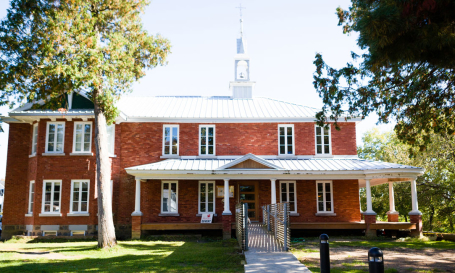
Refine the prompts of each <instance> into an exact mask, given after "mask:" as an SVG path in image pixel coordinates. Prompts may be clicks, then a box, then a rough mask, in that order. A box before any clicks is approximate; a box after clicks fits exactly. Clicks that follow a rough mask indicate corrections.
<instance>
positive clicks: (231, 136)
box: [4, 119, 360, 225]
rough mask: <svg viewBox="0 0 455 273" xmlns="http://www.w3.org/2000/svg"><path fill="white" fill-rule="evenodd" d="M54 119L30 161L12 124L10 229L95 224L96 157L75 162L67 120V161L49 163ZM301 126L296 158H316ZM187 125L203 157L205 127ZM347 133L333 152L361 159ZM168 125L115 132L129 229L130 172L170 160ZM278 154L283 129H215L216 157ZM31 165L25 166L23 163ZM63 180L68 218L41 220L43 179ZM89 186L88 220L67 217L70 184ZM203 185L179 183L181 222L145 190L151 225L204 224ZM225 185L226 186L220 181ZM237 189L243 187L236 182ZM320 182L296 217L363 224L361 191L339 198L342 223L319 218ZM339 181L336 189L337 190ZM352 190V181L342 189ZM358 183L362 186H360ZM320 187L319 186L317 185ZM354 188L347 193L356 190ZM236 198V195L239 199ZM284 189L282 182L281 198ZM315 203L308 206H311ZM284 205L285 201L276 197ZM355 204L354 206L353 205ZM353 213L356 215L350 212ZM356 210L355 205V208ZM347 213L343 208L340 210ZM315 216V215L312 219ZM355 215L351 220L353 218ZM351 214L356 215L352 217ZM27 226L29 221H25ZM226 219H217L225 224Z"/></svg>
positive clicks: (188, 140)
mask: <svg viewBox="0 0 455 273" xmlns="http://www.w3.org/2000/svg"><path fill="white" fill-rule="evenodd" d="M47 121H49V120H41V121H40V122H39V125H38V145H37V155H36V156H35V157H31V158H29V155H30V153H31V143H32V130H33V126H32V125H30V124H11V127H10V128H11V129H10V135H9V144H8V161H7V174H6V192H7V194H6V196H5V210H4V211H5V218H4V219H5V222H4V225H8V224H11V225H13V224H14V225H16V224H34V225H42V224H54V225H68V224H90V225H93V224H96V223H97V216H96V214H97V202H96V200H97V199H96V181H95V166H96V165H95V156H70V153H72V149H73V147H72V146H73V130H74V121H77V120H73V121H66V120H65V119H58V121H65V122H66V123H65V124H66V127H65V146H64V152H65V154H66V155H65V156H42V153H44V151H45V141H46V140H45V137H46V124H47ZM290 124H294V128H295V141H296V148H295V151H296V154H297V155H313V154H314V153H315V151H314V150H315V147H314V139H315V137H314V131H315V129H314V126H315V125H314V123H290ZM179 125H180V144H179V145H180V147H179V148H180V155H182V156H189V155H198V153H199V151H198V148H199V147H198V146H199V139H198V131H199V124H187V123H181V124H179ZM341 128H342V130H341V131H337V130H335V129H334V128H332V144H333V145H332V150H333V154H334V155H355V154H356V143H355V123H342V124H341ZM162 133H163V123H122V124H118V125H116V137H115V141H116V147H115V154H116V156H117V157H114V158H112V159H111V161H112V179H113V181H114V201H113V210H114V221H115V223H117V224H122V225H130V224H131V213H132V212H133V211H134V199H135V196H134V194H135V181H134V177H132V176H129V175H128V174H126V172H125V168H127V167H131V166H135V165H141V164H148V163H152V162H157V161H160V160H163V159H161V158H160V156H161V155H162ZM94 149H95V145H94V130H93V131H92V152H94ZM247 153H254V154H257V155H277V153H278V123H247V124H239V123H219V124H216V154H217V155H244V154H247ZM24 163H25V164H24ZM47 179H59V180H62V200H61V212H62V215H63V216H62V217H39V216H38V215H39V213H40V212H41V201H42V188H43V180H47ZM72 179H90V199H89V204H90V207H89V212H90V216H89V217H68V216H66V214H67V213H68V212H69V206H70V204H69V202H70V191H71V180H72ZM31 180H35V200H34V201H35V202H34V215H33V217H27V218H26V217H24V214H25V213H27V204H28V192H29V181H31ZM197 183H198V182H197V181H181V182H180V183H179V190H180V192H179V213H180V214H181V217H180V218H174V217H158V216H157V215H158V214H159V211H160V198H161V184H160V182H159V181H148V182H146V183H143V184H142V185H143V188H142V195H143V198H142V212H143V213H144V218H143V221H144V222H150V221H151V222H158V221H177V220H178V221H188V222H194V221H195V222H199V221H200V218H199V217H196V213H197V185H198V184H197ZM216 183H217V185H223V181H217V182H216ZM230 183H231V185H237V182H236V181H231V182H230ZM311 183H313V184H314V181H313V182H311V181H299V182H298V185H297V188H298V192H299V195H302V196H299V201H298V203H299V206H300V204H307V205H305V206H304V207H302V209H300V208H299V213H300V216H299V217H296V218H293V220H294V219H296V220H298V221H334V220H336V221H348V220H349V219H354V220H355V219H357V218H359V219H360V214H359V209H358V195H357V191H356V192H355V198H354V197H352V196H353V194H354V192H352V193H351V192H350V191H349V193H348V194H347V195H340V196H337V197H336V196H334V200H335V212H336V213H337V216H336V217H326V218H327V219H326V218H324V217H315V216H314V212H313V210H314V209H315V206H316V202H315V198H316V194H315V189H314V187H315V186H314V185H313V184H311ZM337 183H338V182H334V187H335V190H334V192H337V191H336V187H337ZM343 183H347V182H343ZM355 183H357V182H355ZM355 183H353V182H352V183H351V184H352V185H351V184H349V183H347V184H349V185H350V186H352V190H354V188H355V190H356V189H357V188H356V187H357V185H355V187H354V184H355ZM311 185H313V186H311ZM349 185H348V186H349ZM348 189H350V190H351V188H350V187H342V188H340V191H339V192H338V193H336V194H335V195H338V194H340V192H342V191H346V190H348ZM236 194H237V193H236ZM278 194H279V184H278V182H277V195H278ZM235 200H236V199H231V211H232V212H233V211H234V205H235ZM306 200H308V203H307V201H306ZM277 201H279V196H277ZM350 202H351V203H352V202H354V203H352V204H351V203H350ZM268 203H270V181H262V182H261V183H260V188H259V205H260V206H262V205H265V204H268ZM349 204H351V205H350V206H351V207H353V209H350V208H349V206H348V205H349ZM353 204H354V205H353ZM337 206H340V207H337ZM223 209H224V205H223V203H222V199H221V198H217V199H216V213H217V214H218V215H219V216H221V214H222V212H223ZM308 211H311V213H310V212H308ZM350 213H351V214H350ZM348 214H350V216H347V215H348ZM312 215H313V216H312ZM24 219H25V220H24ZM218 220H219V219H214V221H215V222H216V221H218Z"/></svg>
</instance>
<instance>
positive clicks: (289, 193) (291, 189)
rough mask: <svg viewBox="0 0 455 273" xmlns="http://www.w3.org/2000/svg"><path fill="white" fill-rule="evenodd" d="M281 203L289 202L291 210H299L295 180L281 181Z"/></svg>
mask: <svg viewBox="0 0 455 273" xmlns="http://www.w3.org/2000/svg"><path fill="white" fill-rule="evenodd" d="M280 190H281V194H280V196H281V203H285V202H288V203H289V208H290V209H289V210H290V211H289V212H297V205H296V196H295V192H296V190H295V181H280Z"/></svg>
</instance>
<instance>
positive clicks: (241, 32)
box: [235, 3, 246, 37]
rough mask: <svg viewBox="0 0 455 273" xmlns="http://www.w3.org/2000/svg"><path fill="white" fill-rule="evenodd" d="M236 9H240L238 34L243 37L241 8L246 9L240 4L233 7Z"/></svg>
mask: <svg viewBox="0 0 455 273" xmlns="http://www.w3.org/2000/svg"><path fill="white" fill-rule="evenodd" d="M235 8H236V9H239V11H240V35H241V36H242V37H243V19H242V9H246V8H245V7H242V4H241V3H240V4H239V7H235Z"/></svg>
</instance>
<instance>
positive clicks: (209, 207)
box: [207, 203, 213, 212]
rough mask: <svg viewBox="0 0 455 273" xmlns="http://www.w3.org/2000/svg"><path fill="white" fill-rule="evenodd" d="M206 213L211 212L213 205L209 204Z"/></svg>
mask: <svg viewBox="0 0 455 273" xmlns="http://www.w3.org/2000/svg"><path fill="white" fill-rule="evenodd" d="M207 212H213V203H209V205H208V210H207Z"/></svg>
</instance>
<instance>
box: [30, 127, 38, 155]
mask: <svg viewBox="0 0 455 273" xmlns="http://www.w3.org/2000/svg"><path fill="white" fill-rule="evenodd" d="M35 137H36V138H35ZM37 149H38V123H35V124H33V133H32V154H31V155H36V150H37Z"/></svg>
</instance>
